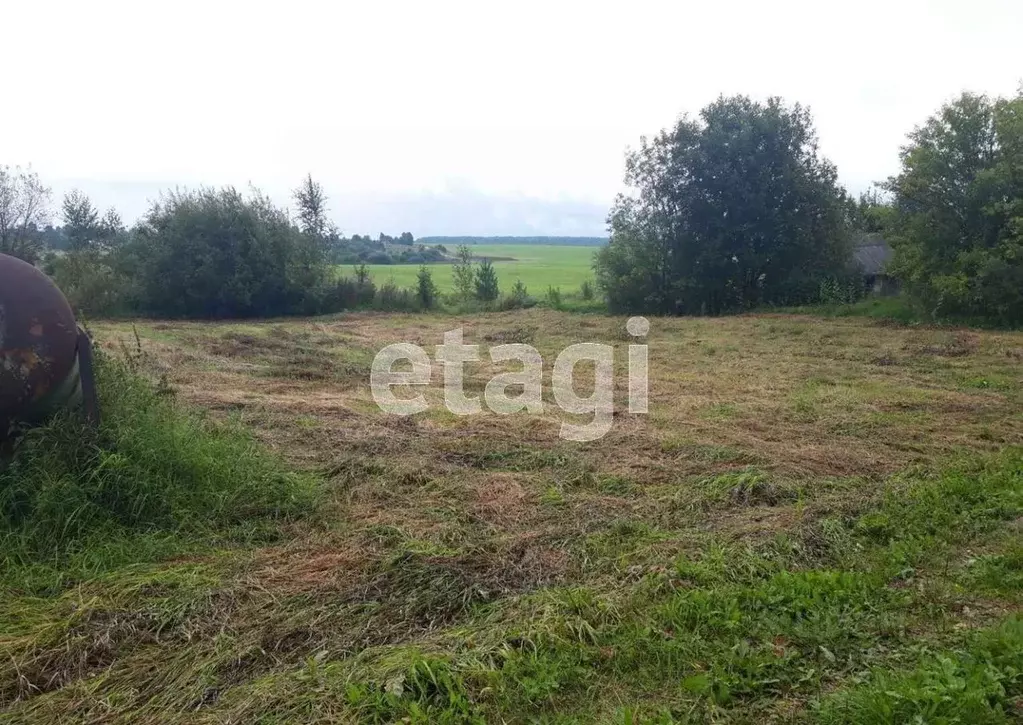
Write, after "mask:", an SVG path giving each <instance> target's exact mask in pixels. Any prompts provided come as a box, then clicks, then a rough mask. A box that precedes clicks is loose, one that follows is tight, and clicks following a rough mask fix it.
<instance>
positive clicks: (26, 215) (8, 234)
mask: <svg viewBox="0 0 1023 725" xmlns="http://www.w3.org/2000/svg"><path fill="white" fill-rule="evenodd" d="M50 196H51V192H50V189H49V187H47V186H44V185H43V183H42V182H41V181H40V180H39V176H38V174H36V173H34V172H33V171H32V170H31V169H28V170H24V171H23V170H22V169H21V168H20V167H14V168H13V169H12V168H11V167H10V166H0V253H3V254H9V255H12V256H14V257H19V258H21V259H24V260H25V261H27V262H35V261H36V259H37V258H38V256H39V252H40V251H41V250H42V248H43V240H42V233H41V230H42V228H43V227H45V226H46V224H47V223H48V222H49V218H50V212H49V204H50Z"/></svg>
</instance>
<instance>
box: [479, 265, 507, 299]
mask: <svg viewBox="0 0 1023 725" xmlns="http://www.w3.org/2000/svg"><path fill="white" fill-rule="evenodd" d="M475 282H476V299H478V300H479V301H480V302H493V301H494V300H496V299H497V298H498V296H499V295H500V294H501V290H500V289H498V286H497V272H496V271H495V270H494V265H493V264H491V263H490V260H489V259H484V260H483V261H482V262H480V263H479V266H478V267H476V280H475Z"/></svg>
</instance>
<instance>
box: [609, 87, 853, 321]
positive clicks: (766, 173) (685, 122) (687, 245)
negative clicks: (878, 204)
mask: <svg viewBox="0 0 1023 725" xmlns="http://www.w3.org/2000/svg"><path fill="white" fill-rule="evenodd" d="M626 181H627V183H629V184H630V185H631V186H633V187H635V190H636V192H637V193H634V194H632V193H630V194H623V195H620V196H619V197H618V200H617V201H616V203H615V207H614V208H613V209H612V210H611V214H610V217H609V222H610V226H611V239H610V242H609V244H608V245H607V246H606V247H603V248H601V249H600V250H599V251H598V252H597V256H596V271H597V283H598V286H599V287H600V288H601V290H602V291H603V292H604V294H605V295H607V298H608V302H609V305H610V307H611V310H612V311H613V312H660V313H667V314H719V313H722V312H727V311H729V310H737V309H748V308H751V307H755V306H757V305H761V304H793V302H794V301H795V300H797V299H799V298H803V297H808V298H812V296H813V294H814V293H815V292H816V289H817V286H818V282H819V281H820V280H821V279H823V278H824V277H826V276H827V275H829V274H833V273H834V272H836V271H838V270H841V269H843V268H844V267H845V266H846V265H847V264H848V262H849V259H850V253H851V250H850V248H849V245H848V242H849V234H848V223H847V214H846V209H847V203H846V199H845V196H844V192H843V191H842V190H841V188H840V187H839V186H838V182H837V172H836V170H835V167H834V166H833V165H832V164H831V163H830V162H828V161H827V160H826V159H823V158H821V157H820V156H819V154H818V147H817V140H816V133H815V131H814V129H813V123H812V119H811V117H810V114H809V112H808V111H807V110H806V109H805V108H803V107H801V106H799V105H798V104H795V105H792V106H788V105H786V104H785V103H783V102H782V101H781V99H778V98H771V99H769V100H768V101H767V102H766V103H759V102H756V101H753V100H751V99H749V98H747V97H744V96H735V97H731V98H725V97H721V98H719V99H718V100H716V101H714V102H713V103H711V104H710V105H708V106H707V107H706V108H704V109H703V110H702V111H701V112H700V115H699V117H698V118H692V117H688V116H686V117H683V118H682V119H681V120H680V121H679V122H678V123H677V124H676V125H675V127H674V128H670V129H667V130H665V131H662V132H661V133H660V134H659V135H658V136H656V137H655V138H654V139H653V140H652V141H649V142H648V141H646V140H643V142H642V144H641V146H640V148H639V149H638V150H636V151H634V152H632V153H630V154H629V158H628V160H627V176H626Z"/></svg>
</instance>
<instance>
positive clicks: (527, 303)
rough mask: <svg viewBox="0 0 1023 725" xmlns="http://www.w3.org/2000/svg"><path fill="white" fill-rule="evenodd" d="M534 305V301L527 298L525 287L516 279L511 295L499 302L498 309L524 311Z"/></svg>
mask: <svg viewBox="0 0 1023 725" xmlns="http://www.w3.org/2000/svg"><path fill="white" fill-rule="evenodd" d="M535 305H536V300H535V299H533V298H532V297H530V296H529V291H528V290H527V289H526V285H525V284H523V282H522V280H521V279H517V280H515V284H514V286H512V291H511V293H510V294H508V295H507V296H505V297H504V299H502V300H501V304H500V305H499V307H500V309H502V310H524V309H527V308H529V307H534V306H535Z"/></svg>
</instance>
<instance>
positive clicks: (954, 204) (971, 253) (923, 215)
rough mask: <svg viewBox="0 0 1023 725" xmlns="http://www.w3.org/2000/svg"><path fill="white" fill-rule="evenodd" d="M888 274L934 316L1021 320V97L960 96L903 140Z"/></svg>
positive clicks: (893, 185)
mask: <svg viewBox="0 0 1023 725" xmlns="http://www.w3.org/2000/svg"><path fill="white" fill-rule="evenodd" d="M901 160H902V170H901V172H900V173H899V174H898V175H897V176H894V177H892V178H891V179H889V181H888V184H887V188H888V190H889V191H891V193H892V194H893V195H894V196H895V209H896V215H895V234H894V235H893V236H892V245H893V247H894V251H895V255H894V259H893V262H892V269H893V271H894V272H895V273H896V274H897V275H899V277H900V278H901V279H902V280H903V282H904V285H905V287H906V289H907V291H908V292H909V294H910V295H911V296H912V297H913V299H914V300H916V301H917V302H918V303H920V304H921V305H923V306H924V307H925V309H926V310H927V311H928V312H929V313H931V314H933V315H948V314H961V315H971V316H984V317H988V318H991V319H995V320H998V321H1000V322H1006V323H1012V322H1019V321H1020V320H1023V91H1021V92H1020V93H1018V94H1017V95H1016V96H1015V97H1013V98H1008V99H1002V98H1000V99H997V100H995V101H992V100H991V99H989V98H987V97H986V96H980V95H974V94H970V93H965V94H963V95H962V96H961V97H960V98H958V99H957V100H956V101H954V102H952V103H948V104H946V105H944V106H942V108H941V109H940V110H939V111H938V112H937V113H936V114H935V115H933V116H931V117H930V118H929V119H927V121H926V122H925V123H924V124H923V125H922V126H919V127H918V128H916V129H915V130H914V131H913V132H912V133H911V134H910V135H909V143H907V144H906V146H905V147H904V148H903V149H902V152H901Z"/></svg>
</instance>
